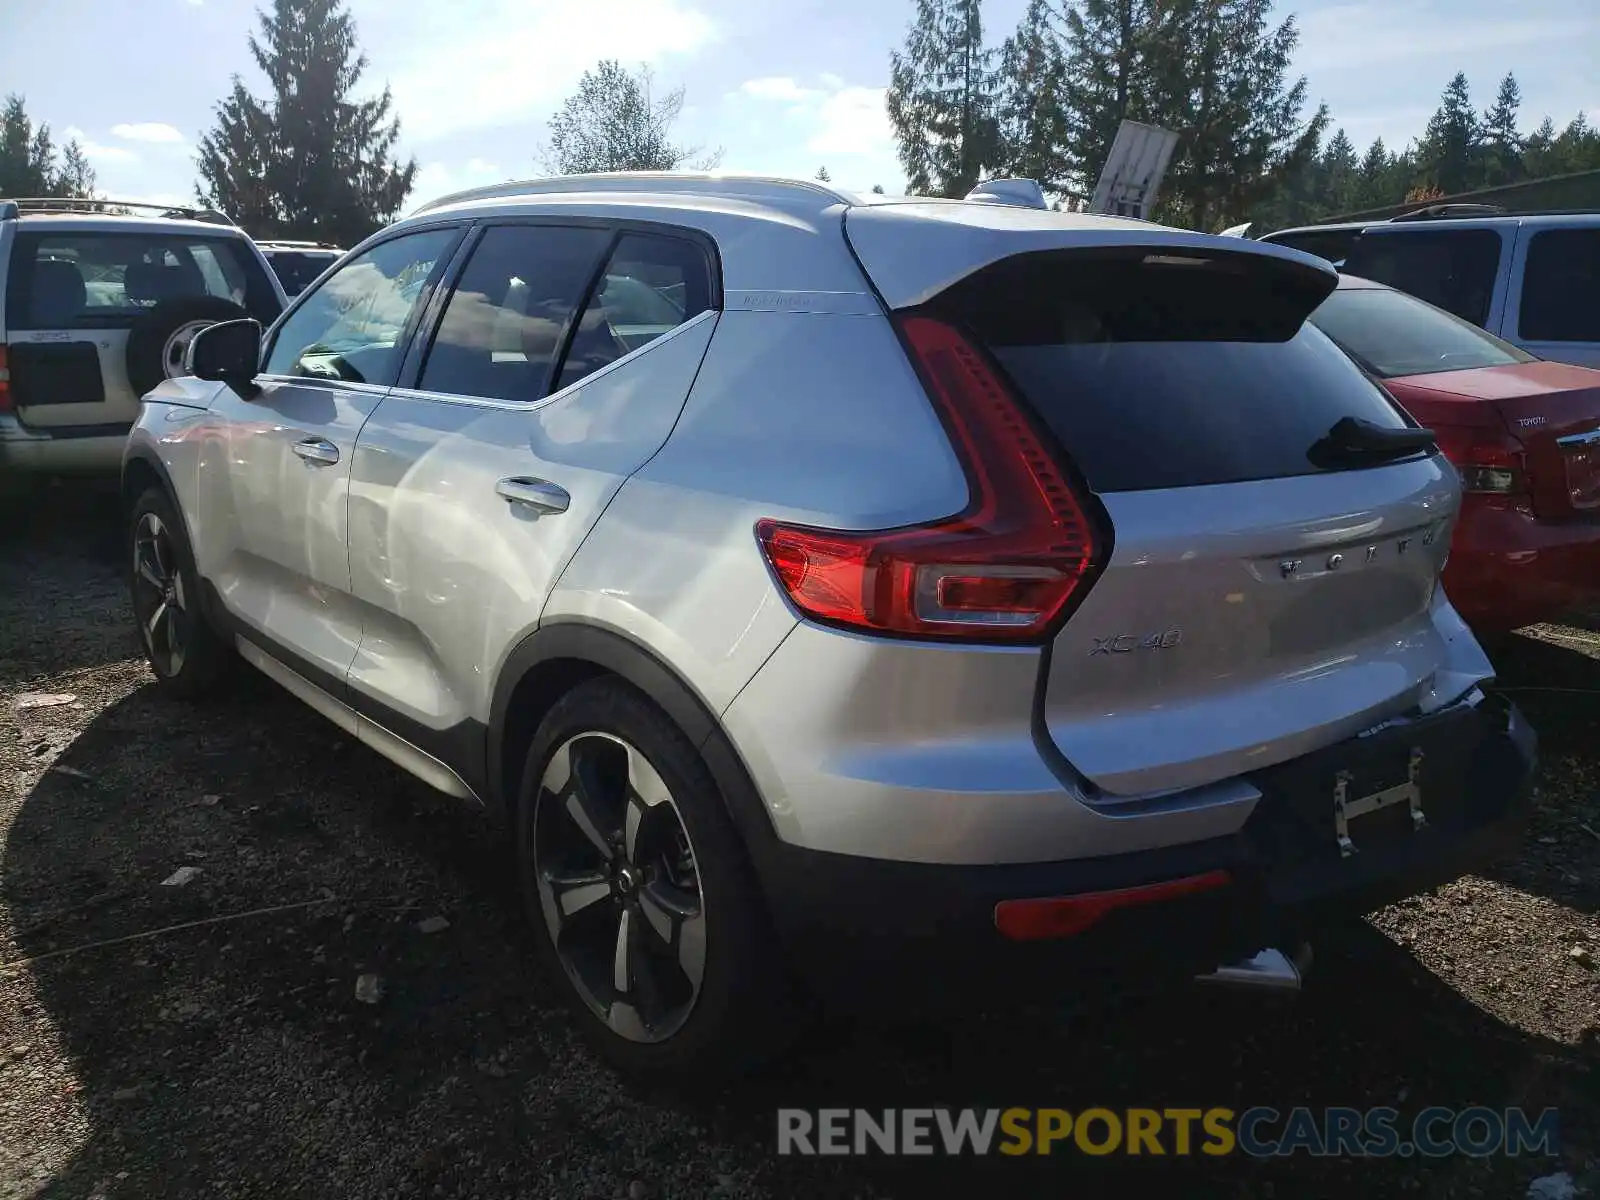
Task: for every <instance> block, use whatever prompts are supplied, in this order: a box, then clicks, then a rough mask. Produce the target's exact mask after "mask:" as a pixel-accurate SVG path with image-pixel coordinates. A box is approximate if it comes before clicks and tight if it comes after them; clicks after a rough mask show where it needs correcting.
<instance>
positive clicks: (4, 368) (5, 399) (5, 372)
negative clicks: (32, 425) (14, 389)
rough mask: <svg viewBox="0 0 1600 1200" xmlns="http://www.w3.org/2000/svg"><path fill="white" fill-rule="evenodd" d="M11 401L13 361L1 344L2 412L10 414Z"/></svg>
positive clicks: (0, 400) (0, 408)
mask: <svg viewBox="0 0 1600 1200" xmlns="http://www.w3.org/2000/svg"><path fill="white" fill-rule="evenodd" d="M12 407H13V405H12V400H11V360H10V358H9V357H8V356H7V354H6V348H5V345H4V344H3V343H0V412H10V411H11V409H12Z"/></svg>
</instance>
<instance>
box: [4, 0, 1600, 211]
mask: <svg viewBox="0 0 1600 1200" xmlns="http://www.w3.org/2000/svg"><path fill="white" fill-rule="evenodd" d="M3 3H4V6H5V7H6V8H7V9H9V10H10V11H8V12H7V14H6V36H5V38H4V39H3V41H0V89H3V90H5V91H8V92H20V93H22V94H23V95H24V96H25V97H26V98H27V104H28V110H29V113H30V115H32V116H33V118H34V119H35V120H36V121H37V120H43V121H47V122H49V124H50V126H51V130H52V132H53V133H54V134H55V135H56V137H57V138H58V140H64V138H65V137H68V136H72V137H77V138H78V139H79V141H80V142H81V143H82V144H83V146H84V148H85V150H86V151H87V152H88V155H89V158H90V161H91V163H92V165H93V166H94V169H95V171H96V173H97V175H98V180H99V189H100V191H101V192H102V193H103V194H106V195H110V196H116V197H119V198H123V199H147V200H154V201H157V202H161V203H168V202H177V201H189V200H192V198H193V186H194V179H195V170H194V165H193V159H194V144H195V142H196V141H197V140H198V139H199V138H200V137H201V136H202V135H203V134H204V132H205V131H206V129H207V128H208V127H209V126H210V124H211V119H212V112H213V107H214V105H215V104H216V102H217V101H218V100H220V99H221V98H222V97H223V96H224V95H226V94H227V92H228V90H229V88H230V80H231V77H232V76H233V75H234V74H240V75H242V76H243V77H244V79H245V80H246V82H247V84H248V85H250V86H251V88H252V90H254V91H256V92H257V94H264V93H265V90H266V89H265V86H264V81H263V80H262V79H261V77H260V75H259V73H258V72H257V71H256V68H255V65H254V63H253V62H252V61H251V59H250V56H249V51H248V48H247V45H246V39H247V37H248V35H249V33H250V32H251V31H252V30H253V29H254V28H255V16H254V10H255V8H256V3H257V0H50V2H49V3H36V4H31V5H29V4H25V0H3ZM348 3H349V8H350V11H351V12H352V14H353V15H354V17H355V19H356V21H357V25H358V31H359V36H360V40H361V44H362V48H363V49H364V51H365V52H366V54H367V57H368V59H369V66H368V70H367V74H366V76H365V77H364V80H363V86H364V87H369V88H372V89H380V88H381V87H382V86H383V85H384V84H385V83H387V84H388V85H389V86H390V87H391V88H392V90H393V94H394V101H395V107H396V111H397V112H398V115H399V117H400V119H401V148H402V150H403V152H405V153H408V154H414V155H415V156H416V159H417V162H418V163H419V167H420V169H419V171H418V174H417V181H416V188H415V190H414V192H413V193H412V196H411V199H410V201H409V202H408V205H407V207H408V208H409V207H411V206H412V205H414V204H420V203H422V202H424V201H426V200H428V199H431V198H433V197H435V196H438V195H441V194H443V193H445V192H448V191H451V190H454V189H457V188H463V187H471V186H473V185H475V184H480V183H490V182H497V181H500V180H504V179H513V178H527V177H530V176H534V175H537V174H539V173H540V171H539V165H538V157H537V156H538V152H539V147H540V144H541V142H542V141H543V140H544V139H545V137H546V136H547V132H548V127H547V121H548V119H549V116H550V114H551V113H552V112H553V111H554V109H555V108H556V107H557V106H558V105H559V104H560V102H561V100H562V98H563V97H564V96H566V95H567V94H569V93H570V92H571V91H572V88H573V85H574V84H575V82H576V81H577V78H578V76H579V75H580V74H581V73H582V72H583V70H584V69H585V68H587V67H589V66H591V65H593V63H594V62H595V61H597V60H598V59H600V58H616V59H619V60H621V61H622V62H624V63H626V64H630V65H638V64H648V65H649V67H650V68H651V70H652V72H653V76H654V79H655V86H656V87H657V88H658V89H660V90H663V91H665V90H670V89H672V88H676V87H679V86H682V87H683V88H684V89H685V102H684V109H683V113H682V115H681V117H680V119H679V121H678V123H677V125H676V126H675V127H674V134H675V135H676V140H678V141H679V142H681V143H685V144H688V145H692V146H701V147H703V148H705V149H707V150H713V149H720V150H721V151H722V161H721V165H722V167H723V168H724V169H726V170H747V171H756V172H762V173H768V174H779V175H798V176H802V177H808V178H809V177H811V176H814V175H815V174H816V173H817V170H818V168H819V167H823V166H825V167H827V169H828V171H829V173H830V174H831V176H832V178H833V180H834V181H835V182H836V183H838V184H840V185H841V186H844V187H847V188H856V189H862V190H865V189H866V188H869V187H871V186H872V185H873V184H881V185H883V186H884V188H886V189H887V190H888V191H890V192H895V191H898V190H900V188H901V187H902V186H903V182H904V176H903V174H902V172H901V170H900V168H899V165H898V163H897V162H896V159H895V150H894V141H893V138H892V136H891V134H890V130H889V124H888V119H887V117H886V115H885V113H884V108H883V91H884V87H885V85H886V84H887V82H888V75H889V52H890V51H891V50H892V49H894V48H895V47H897V46H898V45H900V44H901V42H902V41H903V39H904V36H905V29H906V24H907V22H908V20H909V19H910V16H911V13H912V8H913V5H912V2H911V0H851V2H849V3H845V2H842V0H600V2H599V3H596V2H594V0H590V2H587V3H571V2H569V0H561V2H559V3H558V2H557V0H348ZM1025 4H1026V0H987V3H986V4H985V8H984V20H985V29H986V31H987V33H988V36H989V38H990V40H991V41H993V42H995V43H998V42H999V41H1000V40H1001V39H1002V38H1003V37H1004V36H1005V35H1006V34H1007V33H1008V32H1009V31H1010V30H1011V28H1012V27H1014V25H1015V23H1016V21H1017V19H1018V17H1020V15H1021V11H1022V9H1023V8H1024V6H1025ZM1291 13H1292V14H1294V15H1295V16H1296V18H1297V20H1298V22H1299V25H1300V30H1301V39H1300V49H1299V53H1298V55H1297V58H1296V61H1295V64H1294V69H1295V71H1296V72H1297V73H1298V74H1303V75H1305V76H1306V78H1307V81H1308V83H1309V94H1310V98H1311V100H1312V102H1313V103H1316V102H1319V101H1321V102H1326V103H1327V104H1328V106H1329V109H1330V111H1331V113H1332V115H1333V120H1334V125H1335V126H1340V125H1342V126H1343V127H1344V128H1345V129H1346V130H1347V131H1348V132H1349V134H1350V137H1351V138H1352V139H1353V140H1354V141H1355V143H1356V144H1357V146H1358V148H1361V149H1365V147H1366V145H1367V144H1368V143H1369V142H1371V140H1372V139H1373V138H1374V137H1378V136H1381V137H1382V138H1383V139H1384V141H1385V142H1386V143H1388V144H1389V145H1390V146H1391V147H1398V146H1403V145H1405V144H1406V143H1407V142H1408V141H1409V140H1410V139H1412V138H1413V137H1416V136H1417V135H1418V134H1420V133H1421V131H1422V127H1423V125H1424V124H1425V123H1426V121H1427V119H1428V116H1429V115H1430V114H1431V113H1432V111H1433V110H1434V108H1435V107H1436V106H1437V104H1438V98H1439V93H1440V92H1441V91H1442V90H1443V88H1444V86H1445V84H1446V83H1447V82H1448V81H1449V79H1450V77H1451V75H1453V74H1454V73H1455V72H1456V71H1457V70H1464V71H1466V73H1467V76H1468V79H1469V80H1470V81H1471V84H1472V88H1473V99H1474V101H1475V102H1476V104H1477V106H1478V107H1479V108H1480V109H1482V108H1485V107H1487V106H1488V105H1489V103H1490V102H1492V100H1493V98H1494V91H1495V88H1496V87H1497V86H1498V82H1499V80H1500V78H1501V77H1502V76H1503V75H1504V74H1505V73H1506V72H1507V71H1514V72H1515V73H1516V76H1517V80H1518V82H1519V83H1520V84H1521V86H1522V93H1523V107H1522V116H1523V123H1524V126H1525V127H1526V128H1530V129H1531V128H1532V127H1533V126H1534V125H1536V124H1537V123H1538V121H1539V119H1540V118H1541V117H1543V116H1544V115H1545V114H1546V113H1548V114H1550V115H1551V116H1553V117H1554V118H1555V120H1556V122H1557V124H1558V125H1564V124H1565V123H1566V122H1567V121H1569V120H1571V119H1572V117H1573V116H1575V115H1576V114H1577V113H1578V112H1579V111H1580V110H1582V111H1585V112H1587V113H1588V114H1589V117H1590V119H1591V120H1592V121H1595V122H1596V123H1600V71H1596V70H1595V69H1594V65H1593V64H1594V54H1595V51H1596V50H1597V49H1600V2H1597V0H1521V3H1520V4H1518V5H1509V4H1506V3H1505V2H1504V0H1376V2H1374V3H1348V2H1338V0H1280V3H1279V6H1278V10H1277V14H1276V15H1277V17H1278V18H1279V19H1281V18H1282V17H1285V16H1288V15H1289V14H1291ZM1513 14H1514V15H1513Z"/></svg>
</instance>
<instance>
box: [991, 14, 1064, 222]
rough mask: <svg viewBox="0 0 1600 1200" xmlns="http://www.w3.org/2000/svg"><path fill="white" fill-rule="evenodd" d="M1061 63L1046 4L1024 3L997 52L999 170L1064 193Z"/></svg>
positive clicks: (1062, 74) (1053, 27)
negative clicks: (1011, 31)
mask: <svg viewBox="0 0 1600 1200" xmlns="http://www.w3.org/2000/svg"><path fill="white" fill-rule="evenodd" d="M1065 81H1066V60H1065V57H1064V55H1063V52H1062V46H1061V39H1060V37H1059V35H1058V34H1057V32H1056V28H1055V11H1054V9H1053V8H1052V7H1051V3H1050V0H1029V3H1028V8H1027V11H1026V12H1025V13H1024V14H1023V17H1022V21H1021V23H1020V24H1019V25H1018V26H1017V31H1016V32H1015V33H1014V34H1012V35H1011V36H1010V37H1009V38H1007V39H1006V41H1005V43H1004V45H1002V46H1001V48H1000V85H999V97H998V118H999V127H1000V143H1001V146H1002V154H1003V158H1004V161H1003V170H1004V172H1005V173H1006V174H1007V175H1012V176H1017V177H1020V178H1023V179H1036V180H1038V181H1039V184H1040V186H1041V187H1043V188H1044V189H1045V190H1046V191H1050V192H1060V191H1065V190H1067V187H1068V176H1069V167H1068V163H1067V156H1066V153H1065V146H1066V144H1067V136H1066V115H1065V113H1064V111H1063V109H1062V92H1063V85H1064V83H1065Z"/></svg>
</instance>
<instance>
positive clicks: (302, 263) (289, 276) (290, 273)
mask: <svg viewBox="0 0 1600 1200" xmlns="http://www.w3.org/2000/svg"><path fill="white" fill-rule="evenodd" d="M338 261H339V256H338V255H337V254H307V253H305V252H304V251H300V250H276V251H274V252H273V253H272V254H270V255H269V256H268V257H267V262H268V263H269V264H271V266H272V269H273V271H274V272H275V273H276V274H277V276H278V282H279V283H281V284H283V290H284V292H285V293H286V294H288V295H290V296H298V295H299V294H300V293H301V292H303V291H305V290H306V288H308V287H310V286H311V284H312V283H313V282H314V281H315V280H316V278H317V276H318V275H321V274H322V273H323V272H324V271H326V270H327V269H328V268H329V267H331V266H333V264H334V263H336V262H338Z"/></svg>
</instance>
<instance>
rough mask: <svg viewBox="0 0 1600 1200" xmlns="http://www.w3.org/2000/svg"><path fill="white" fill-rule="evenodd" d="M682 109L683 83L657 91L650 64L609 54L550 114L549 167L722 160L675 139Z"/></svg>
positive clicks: (666, 165)
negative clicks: (626, 62)
mask: <svg viewBox="0 0 1600 1200" xmlns="http://www.w3.org/2000/svg"><path fill="white" fill-rule="evenodd" d="M682 111H683V89H682V88H681V87H678V88H673V89H672V91H670V92H668V93H667V94H666V95H665V96H656V95H655V94H654V93H653V92H652V91H651V75H650V72H649V70H648V69H640V70H639V71H637V72H633V71H629V70H628V69H627V68H626V67H624V66H623V65H622V64H621V63H619V62H617V61H616V60H615V59H606V60H604V61H602V62H600V63H597V64H596V65H595V67H594V69H593V70H590V71H585V72H584V73H583V77H582V78H581V79H579V80H578V90H577V91H576V92H574V93H573V94H572V95H571V96H568V97H567V99H566V100H565V101H563V102H562V105H561V108H560V110H559V111H558V112H557V113H556V115H555V116H553V117H551V118H550V146H549V147H548V149H546V150H545V151H544V155H543V157H544V162H545V167H546V169H547V170H549V171H551V172H552V173H553V174H556V175H584V174H588V173H590V172H594V171H675V170H677V169H678V168H679V167H681V166H684V165H685V164H689V165H692V166H695V167H698V168H700V169H703V170H710V169H711V168H712V167H714V166H716V165H717V163H718V162H720V161H721V159H722V151H721V150H714V151H712V152H711V153H710V154H706V155H703V156H702V157H699V158H696V156H697V155H701V150H702V147H699V146H680V145H678V144H677V143H676V142H674V141H673V140H672V125H673V122H675V121H676V120H677V119H678V114H680V113H681V112H682ZM691 159H693V160H695V161H693V162H692V163H691V162H690V160H691ZM824 170H826V168H824Z"/></svg>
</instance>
